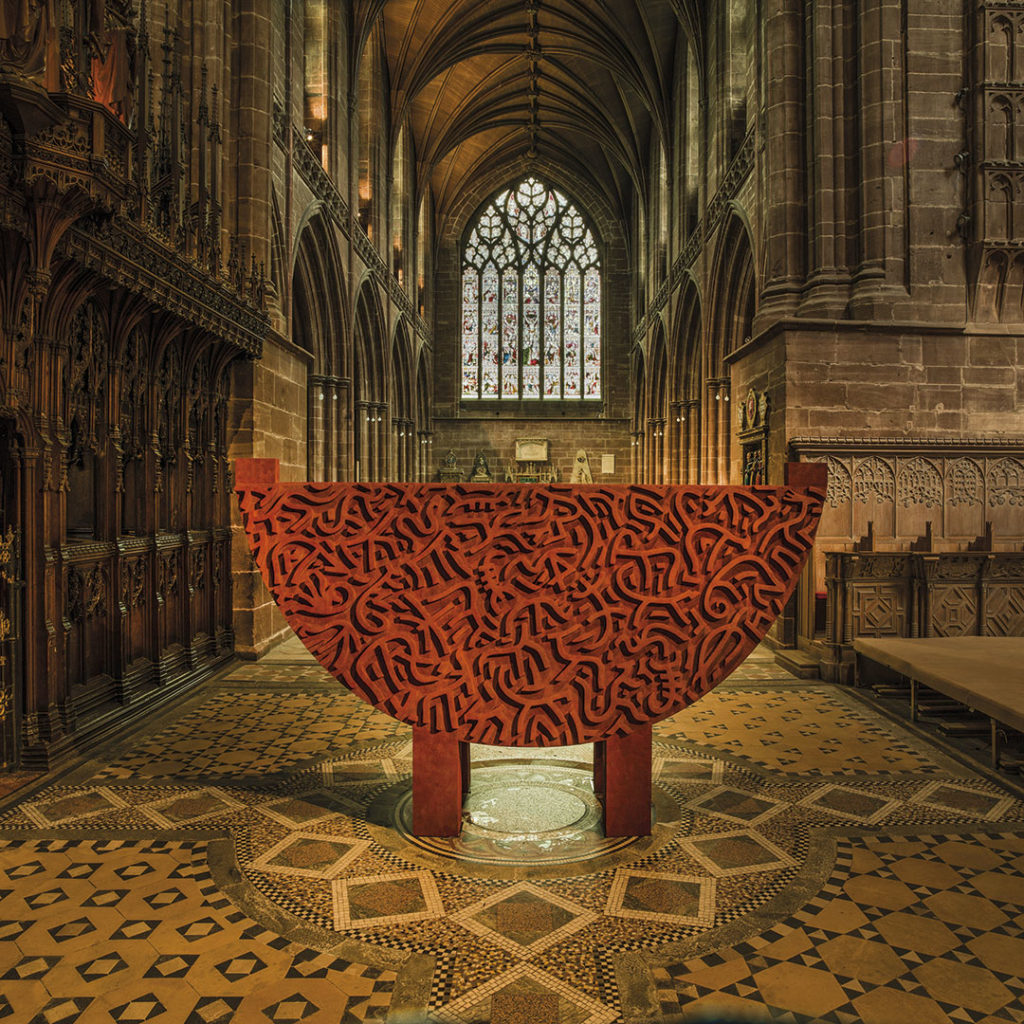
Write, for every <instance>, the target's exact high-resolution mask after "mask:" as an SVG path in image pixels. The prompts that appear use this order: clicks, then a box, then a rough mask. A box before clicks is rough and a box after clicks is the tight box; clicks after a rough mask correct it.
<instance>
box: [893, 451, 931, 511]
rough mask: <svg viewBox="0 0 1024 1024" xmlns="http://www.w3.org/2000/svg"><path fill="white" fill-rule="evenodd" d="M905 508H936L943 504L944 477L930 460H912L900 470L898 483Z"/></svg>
mask: <svg viewBox="0 0 1024 1024" xmlns="http://www.w3.org/2000/svg"><path fill="white" fill-rule="evenodd" d="M897 483H898V489H899V497H900V501H901V503H902V504H903V507H904V508H906V507H908V506H909V505H924V506H925V508H935V507H936V506H939V505H941V504H942V477H941V476H940V475H939V471H938V470H937V469H936V468H935V465H934V463H932V462H929V461H928V459H921V458H918V459H911V460H910V461H909V462H905V463H904V464H903V466H902V467H901V469H900V474H899V479H898V481H897Z"/></svg>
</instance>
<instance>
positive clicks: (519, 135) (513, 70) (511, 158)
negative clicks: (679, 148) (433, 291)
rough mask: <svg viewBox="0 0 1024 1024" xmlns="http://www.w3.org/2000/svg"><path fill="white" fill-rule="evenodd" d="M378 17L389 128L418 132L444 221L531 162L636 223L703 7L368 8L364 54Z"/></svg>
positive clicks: (427, 1) (420, 162)
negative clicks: (686, 41)
mask: <svg viewBox="0 0 1024 1024" xmlns="http://www.w3.org/2000/svg"><path fill="white" fill-rule="evenodd" d="M378 19H379V20H380V24H381V27H382V32H383V39H384V48H385V51H386V54H387V60H388V73H389V78H390V85H391V89H390V95H391V97H392V109H391V111H390V114H391V123H392V125H394V126H398V125H401V124H403V123H408V124H409V126H410V128H411V130H412V132H413V137H414V140H415V148H416V158H417V175H418V186H419V188H418V191H419V192H420V193H421V194H422V192H423V190H424V189H425V188H427V187H428V186H432V188H433V192H434V196H435V199H436V202H437V212H438V223H439V224H440V223H443V221H444V219H445V218H446V216H447V215H448V214H449V212H450V211H451V209H452V207H453V206H454V205H455V204H456V203H457V201H458V199H459V197H460V196H461V195H462V194H463V193H464V192H465V190H466V189H467V187H469V186H470V185H471V184H472V183H473V182H475V181H477V180H479V178H480V177H481V176H487V175H490V174H493V173H494V172H495V170H496V169H498V168H500V167H503V166H505V165H507V164H508V165H510V164H512V163H514V162H516V161H520V160H522V158H523V157H524V156H531V155H533V154H537V156H538V157H540V158H543V159H544V160H545V162H546V163H548V164H549V165H551V164H555V165H559V166H562V167H565V168H566V169H567V170H569V171H571V172H572V173H573V174H574V176H582V177H583V178H585V179H587V180H589V181H591V182H592V184H593V185H594V187H595V188H597V189H599V190H600V191H601V192H603V193H604V194H605V196H606V197H607V200H608V202H609V204H610V206H611V207H612V208H613V209H614V210H616V211H618V212H621V213H623V214H625V213H626V212H627V211H628V210H629V203H630V196H631V194H632V193H633V191H634V190H637V191H639V192H640V193H641V194H643V193H644V192H645V191H646V180H645V179H646V168H647V166H648V164H649V154H650V152H651V145H652V142H653V141H654V140H659V141H661V142H663V143H665V144H666V148H667V147H668V141H669V125H670V124H671V119H670V116H669V112H670V107H671V103H670V101H671V83H672V81H673V72H674V68H673V62H674V60H675V59H676V54H677V52H678V50H677V37H678V34H679V33H680V32H683V33H685V34H686V35H687V36H688V37H690V38H691V39H693V38H694V37H695V36H699V34H700V32H701V16H700V14H699V12H698V10H697V8H696V6H694V0H455V2H454V3H452V2H450V0H362V2H361V3H360V4H358V5H357V23H356V29H357V31H356V34H355V42H356V45H357V47H358V50H357V53H360V52H362V48H363V44H364V43H365V41H366V40H367V39H368V38H369V34H370V32H371V30H372V29H373V27H374V26H375V25H376V24H377V23H378ZM700 51H701V47H700V45H699V40H698V43H697V45H695V46H694V52H695V53H696V54H697V55H698V59H699V54H700Z"/></svg>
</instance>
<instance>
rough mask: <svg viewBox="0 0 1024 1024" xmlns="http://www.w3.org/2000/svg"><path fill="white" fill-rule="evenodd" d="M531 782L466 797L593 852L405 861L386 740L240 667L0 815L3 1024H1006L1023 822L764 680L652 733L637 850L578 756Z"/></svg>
mask: <svg viewBox="0 0 1024 1024" xmlns="http://www.w3.org/2000/svg"><path fill="white" fill-rule="evenodd" d="M523 754H524V752H522V751H501V750H498V751H495V750H485V749H480V750H474V752H473V756H474V765H475V768H474V772H475V773H476V774H475V775H474V778H475V779H476V780H477V782H478V788H479V786H482V785H483V783H486V784H487V786H490V787H491V788H495V787H498V788H500V787H501V785H502V784H507V783H508V781H509V780H510V779H512V778H513V777H514V778H515V780H516V785H519V786H522V785H527V784H528V785H531V786H535V787H540V788H541V789H543V788H544V787H553V788H554V789H558V791H559V792H567V793H571V794H572V795H573V796H574V797H576V798H578V799H579V800H580V801H581V802H582V803H583V804H584V805H585V806H586V807H587V808H588V815H589V816H588V817H587V818H586V825H585V827H584V825H582V824H580V823H578V822H577V823H574V824H572V825H570V826H567V827H566V828H563V829H561V830H555V831H548V832H545V831H541V832H540V833H538V834H537V835H532V836H530V837H529V841H528V842H525V841H524V843H523V845H521V846H518V847H517V846H516V845H515V844H516V839H515V837H514V836H510V835H508V834H507V833H504V832H502V830H501V828H500V822H497V823H495V822H492V823H491V825H497V826H498V827H496V828H488V829H484V828H482V827H481V828H477V827H476V826H472V827H467V829H466V831H465V836H464V840H465V841H459V842H448V843H447V844H446V843H443V842H436V843H417V842H413V841H412V840H411V839H410V838H409V836H408V829H407V828H404V826H403V825H402V823H403V822H404V821H405V817H403V816H405V815H407V813H408V810H409V800H408V784H409V772H410V771H411V748H410V744H409V741H408V730H407V729H405V728H404V727H402V726H399V725H397V724H396V723H394V722H393V721H391V720H390V719H387V718H384V717H383V716H381V715H379V714H378V713H377V712H375V711H373V709H371V708H369V707H368V706H366V705H364V704H361V703H360V702H359V701H357V700H356V699H355V698H354V697H352V695H351V694H348V693H347V692H345V691H342V690H339V689H338V688H337V686H336V684H334V683H331V682H328V681H327V680H325V678H324V675H323V673H322V670H320V669H319V667H318V666H316V665H315V664H313V663H312V661H311V659H309V657H308V655H305V653H304V651H303V650H302V649H301V647H300V646H296V644H295V643H292V644H290V645H282V648H281V649H279V650H278V651H277V652H274V654H273V655H272V657H271V658H270V659H268V660H266V661H265V662H261V663H260V664H256V665H244V666H238V665H236V666H233V667H232V668H231V669H230V670H229V671H228V672H227V673H226V675H225V677H223V678H221V679H219V680H217V681H216V682H215V683H212V684H209V685H208V686H207V687H206V688H205V689H204V690H203V691H201V692H200V693H199V694H198V695H197V696H196V697H195V698H194V699H193V700H191V701H190V702H189V704H188V705H187V706H186V708H185V711H184V713H182V714H180V715H178V716H177V717H175V716H171V715H169V716H167V717H165V718H164V719H162V720H158V721H157V722H155V723H154V724H153V726H152V728H151V730H150V732H149V733H147V734H144V735H142V736H141V737H140V738H139V739H138V740H137V741H136V742H135V744H134V746H132V747H131V748H127V747H126V748H123V749H120V750H116V751H113V752H112V753H111V755H110V756H109V757H107V758H102V759H99V760H98V761H96V762H95V764H94V765H93V766H92V767H91V768H89V769H88V771H87V770H86V769H84V768H83V770H82V772H81V773H80V774H79V775H77V776H76V778H78V779H79V784H76V785H63V786H50V787H49V788H46V789H43V790H41V791H39V792H34V793H33V794H32V795H31V797H29V798H26V799H24V800H22V801H20V802H17V801H14V802H12V803H11V804H9V806H8V808H7V809H6V810H5V811H3V812H0V829H3V832H2V833H0V992H2V996H0V1021H3V1020H8V1019H10V1020H17V1021H19V1022H21V1021H34V1020H40V1021H44V1020H50V1019H52V1020H68V1021H71V1020H74V1021H75V1022H76V1024H77V1022H78V1021H81V1022H82V1024H91V1022H93V1021H97V1022H102V1024H110V1022H111V1021H154V1022H168V1024H169V1022H170V1021H174V1022H182V1021H188V1022H203V1024H210V1022H213V1021H224V1022H229V1021H244V1022H246V1024H248V1022H250V1021H254V1022H256V1024H260V1022H261V1021H262V1022H265V1021H274V1022H277V1021H308V1022H311V1024H318V1022H321V1021H323V1022H327V1021H330V1022H331V1024H337V1022H339V1021H345V1022H348V1021H357V1022H367V1024H369V1022H375V1024H381V1022H383V1021H384V1019H385V1018H386V1017H387V1016H388V1015H389V1013H391V1011H392V1009H393V1006H392V1003H393V1001H394V1000H395V999H396V993H401V995H400V999H401V1007H400V1012H399V1013H398V1014H397V1015H396V1016H395V1017H394V1019H395V1020H400V1019H403V1018H402V1014H403V1013H404V1014H406V1017H408V1016H409V1014H413V1015H414V1016H413V1017H410V1018H409V1019H410V1020H416V1024H421V1020H423V1021H425V1020H426V1019H427V1018H428V1017H429V1018H430V1019H431V1021H432V1022H440V1021H442V1020H443V1021H449V1022H461V1024H469V1022H470V1021H473V1022H477V1021H481V1022H483V1021H489V1022H491V1024H518V1022H520V1021H529V1022H530V1024H534V1022H543V1021H548V1020H550V1021H555V1022H557V1024H585V1022H588V1021H589V1022H592V1024H598V1022H605V1021H606V1022H609V1024H610V1022H611V1021H615V1020H619V1019H622V1018H623V1017H624V1016H627V1015H628V1014H630V1013H631V1014H632V1015H633V1016H636V1017H638V1019H639V1018H640V1017H642V1016H643V1013H647V1014H648V1016H649V1014H650V1010H651V1007H655V1006H656V1007H659V1008H660V1009H661V1011H662V1014H663V1016H666V1017H668V1018H674V1019H679V1020H684V1021H699V1020H706V1021H710V1020H721V1019H722V1015H723V1014H731V1015H732V1016H731V1017H729V1018H727V1019H730V1021H731V1020H732V1019H736V1020H741V1019H742V1020H746V1019H749V1020H758V1019H763V1020H766V1021H772V1022H776V1024H781V1022H786V1024H794V1022H799V1024H805V1022H806V1021H809V1020H812V1019H813V1020H814V1021H815V1022H816V1024H862V1022H869V1024H891V1022H892V1020H893V1019H894V1018H893V1016H892V1015H893V1013H894V1012H898V1013H900V1014H903V1015H904V1017H903V1018H902V1019H908V1020H910V1019H912V1020H914V1021H915V1022H916V1021H925V1022H927V1021H936V1022H937V1024H938V1022H945V1024H950V1022H967V1024H980V1022H981V1021H983V1020H985V1021H987V1020H991V1021H1009V1022H1012V1024H1024V1011H1021V1010H1018V1009H1017V1008H1018V1007H1020V1006H1022V1005H1024V802H1022V801H1020V800H1018V799H1017V798H1016V797H1015V796H1014V795H1013V794H1012V793H1010V792H1008V791H1007V790H1005V789H1003V788H1002V787H1000V786H999V785H998V784H997V783H996V782H993V781H990V780H988V779H985V778H982V777H981V776H980V775H976V774H974V773H972V772H971V771H970V770H969V769H967V768H964V769H963V770H962V771H951V770H950V764H951V762H950V761H949V760H948V759H947V758H945V757H944V755H940V754H938V753H937V752H935V751H933V750H932V749H931V748H930V747H929V746H928V745H927V743H925V742H924V741H922V740H920V739H918V738H916V737H914V736H912V735H910V734H909V733H908V732H906V731H905V730H904V729H903V728H902V727H901V726H899V725H897V724H893V723H891V722H889V721H888V720H886V719H884V718H883V717H882V716H881V715H879V714H876V713H875V712H874V711H873V710H872V709H870V708H868V707H867V706H862V705H860V704H859V703H858V702H856V701H854V700H853V699H852V698H851V697H850V696H849V695H848V694H846V693H844V692H843V691H842V690H840V689H837V688H834V687H830V686H826V685H824V684H820V683H818V684H813V685H807V684H802V683H799V682H798V681H796V680H793V679H791V678H788V677H786V676H785V674H784V673H782V672H781V671H780V670H779V669H778V668H777V666H775V665H774V663H773V662H772V661H771V660H770V658H768V657H766V656H765V655H763V654H762V653H760V652H759V653H758V654H757V656H756V657H755V658H753V659H752V660H751V661H750V662H748V663H747V665H745V666H744V667H743V669H742V671H741V672H740V673H738V674H737V676H735V677H734V678H733V679H732V680H730V682H729V685H728V687H726V688H724V689H722V690H720V691H716V693H715V694H712V695H711V696H709V697H707V698H705V699H704V700H702V701H701V703H700V704H699V705H697V706H696V707H695V708H694V709H692V710H691V711H689V712H687V713H684V714H682V715H679V716H676V717H675V718H674V719H672V720H669V721H668V722H665V723H662V724H661V725H660V726H659V727H658V728H657V730H656V745H655V760H654V771H655V789H656V805H655V807H656V826H655V831H654V834H653V835H652V836H651V837H650V838H649V839H645V840H643V841H636V840H632V839H630V840H627V841H616V842H614V843H612V842H609V841H604V840H603V839H601V843H605V845H600V843H595V841H594V837H595V836H598V838H599V839H600V837H599V835H598V833H597V832H594V834H593V835H592V834H591V832H593V829H594V828H595V827H596V826H595V824H594V823H595V822H596V821H597V818H595V817H594V814H593V813H591V812H592V811H594V808H595V807H596V803H595V802H594V798H593V792H592V787H591V784H590V768H589V763H588V762H589V759H590V756H591V755H590V751H589V750H588V749H585V748H578V749H577V748H571V749H566V750H561V751H548V752H543V753H542V754H541V755H539V756H538V757H537V758H536V759H530V756H529V754H527V756H526V757H524V756H523ZM505 762H510V763H508V764H506V763H505ZM89 772H91V774H89ZM502 773H504V774H502ZM574 773H575V774H574ZM559 787H561V788H559ZM588 787H589V788H588ZM484 788H486V787H484ZM479 792H480V793H482V792H483V789H482V788H481V789H479ZM591 819H593V821H591ZM211 829H214V830H216V832H219V833H222V834H225V835H228V836H230V840H231V846H232V849H233V850H234V856H235V858H236V860H237V871H236V869H235V867H234V866H233V865H227V866H222V867H223V873H222V874H220V875H218V876H216V877H218V878H220V880H221V881H222V882H223V883H224V884H225V885H228V886H229V888H228V889H226V890H224V891H221V889H220V888H219V885H218V882H217V881H215V876H214V875H213V874H211V870H210V866H209V863H208V859H207V858H208V849H209V848H208V845H207V843H208V841H209V840H208V839H207V836H209V835H210V830H211ZM403 829H404V830H403ZM474 829H475V831H474ZM587 829H590V830H591V832H587V831H586V830H587ZM65 834H66V836H67V838H61V836H62V835H65ZM146 836H148V837H149V838H145V837H146ZM127 837H131V838H127ZM474 844H475V845H474ZM229 893H230V896H229ZM240 893H247V894H248V895H247V896H245V900H246V901H247V902H245V907H246V909H245V910H243V909H240V907H239V906H236V905H235V903H234V902H233V900H236V899H242V896H240V895H239V894H240ZM261 908H263V909H261ZM250 910H251V911H252V914H255V917H254V916H252V915H251V914H250V913H249V911H250ZM257 911H258V912H257ZM264 913H265V914H266V919H265V921H260V920H256V917H259V916H260V914H264ZM283 928H293V929H295V931H294V932H291V931H289V932H288V933H287V934H286V935H282V934H280V930H281V929H283ZM723 928H728V929H730V930H731V931H730V934H733V935H734V936H736V935H738V936H740V938H738V939H737V940H736V941H734V942H732V943H731V944H727V945H724V946H723V945H720V944H719V945H717V946H716V945H715V940H714V939H713V936H714V935H715V934H724V933H722V932H718V931H716V930H717V929H723ZM292 935H294V936H302V937H303V939H304V941H293V938H292V937H290V936H292ZM314 938H315V939H316V942H315V943H313V944H307V941H306V940H308V941H309V942H310V943H312V940H313V939H314ZM719 942H720V940H719ZM338 943H342V946H340V947H339V946H338ZM340 949H344V950H345V956H342V955H339V950H340ZM355 950H362V951H364V952H363V953H361V954H360V956H361V957H362V959H351V957H353V956H354V955H355V954H354V952H353V951H355ZM430 963H435V964H436V965H437V967H436V970H435V971H434V974H433V976H431V975H430V972H429V969H425V968H424V965H425V964H430ZM642 963H647V964H648V965H649V966H650V977H649V978H648V979H647V981H646V982H644V981H643V979H642V978H641V977H640V976H639V975H637V974H636V973H634V974H631V975H628V976H630V977H631V979H632V981H631V983H630V986H628V987H627V990H626V991H620V990H619V988H618V979H619V978H620V977H623V976H625V975H623V974H622V973H621V972H622V971H623V970H627V968H625V967H624V966H623V965H624V964H628V965H630V966H629V967H628V971H633V972H635V971H636V969H637V965H638V964H642ZM383 965H386V966H383ZM628 971H627V974H628ZM417 972H418V973H417ZM645 985H646V987H645ZM411 992H415V993H418V995H416V999H417V1000H419V1001H418V1002H417V1001H416V1000H413V1002H411V1003H410V1001H409V1000H410V998H411V996H410V993H411ZM631 999H636V1000H638V1002H636V1003H635V1005H631V1006H625V1005H624V1002H623V1000H626V1001H627V1002H628V1001H629V1000H631ZM642 1007H646V1008H647V1009H646V1010H644V1011H643V1013H641V1008H642ZM716 1014H717V1015H718V1016H716ZM415 1015H418V1016H419V1019H417V1017H416V1016H415Z"/></svg>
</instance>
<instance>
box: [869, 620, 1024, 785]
mask: <svg viewBox="0 0 1024 1024" xmlns="http://www.w3.org/2000/svg"><path fill="white" fill-rule="evenodd" d="M853 648H854V650H855V651H856V653H857V659H858V667H857V671H858V674H859V673H860V672H861V666H860V661H861V659H862V658H868V659H870V660H871V661H875V662H878V664H880V665H885V666H886V667H887V668H890V669H892V670H894V671H895V672H899V673H900V674H901V675H904V676H906V677H907V679H909V680H910V715H911V719H913V720H916V719H917V687H918V685H920V684H923V685H924V686H927V687H929V688H930V689H932V690H937V691H938V692H939V693H944V694H946V696H948V697H952V698H953V699H954V700H957V701H959V702H960V703H961V704H966V705H967V706H968V707H970V708H974V709H975V710H976V711H980V712H981V713H982V714H985V715H988V717H989V720H990V721H991V725H992V767H993V768H996V767H998V764H999V739H998V729H997V723H1002V724H1003V725H1008V726H1010V727H1011V728H1013V729H1016V730H1018V731H1019V732H1024V637H1016V636H1010V637H1005V636H960V637H938V638H932V637H930V638H921V639H914V640H904V639H897V640H871V639H866V638H865V639H857V640H854V641H853Z"/></svg>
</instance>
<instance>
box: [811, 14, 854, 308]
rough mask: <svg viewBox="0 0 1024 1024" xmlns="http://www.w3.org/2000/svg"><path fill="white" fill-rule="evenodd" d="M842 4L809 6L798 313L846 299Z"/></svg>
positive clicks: (846, 113) (846, 114) (846, 115)
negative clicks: (806, 246) (803, 281)
mask: <svg viewBox="0 0 1024 1024" xmlns="http://www.w3.org/2000/svg"><path fill="white" fill-rule="evenodd" d="M844 6H845V5H844V4H843V3H836V2H834V0H832V2H829V0H822V2H819V3H813V4H809V5H808V8H807V9H808V16H809V18H810V22H811V24H810V32H809V33H808V39H809V41H810V52H809V53H808V54H807V68H808V78H809V81H808V88H807V96H808V106H809V108H810V111H811V119H810V135H811V140H810V141H811V145H810V151H811V156H810V159H811V163H812V166H813V174H812V179H811V180H812V181H813V182H814V190H813V192H812V194H811V196H810V204H809V211H810V215H811V223H810V225H809V231H810V239H811V246H810V251H811V267H810V274H809V276H808V281H807V290H806V293H805V297H804V301H803V303H802V304H801V306H800V312H801V313H803V314H807V315H812V316H827V317H839V316H842V315H843V313H844V311H845V309H846V305H847V302H848V301H849V297H850V296H849V285H850V273H849V267H848V260H847V252H846V225H847V220H848V218H847V202H848V194H847V180H846V177H847V153H846V137H845V132H844V131H843V130H841V129H842V127H843V126H845V125H846V124H847V123H848V120H849V118H850V116H851V112H850V111H849V110H847V96H848V90H847V88H846V82H845V81H844V67H845V64H846V56H847V55H846V52H845V49H846V38H845V34H846V26H845V14H844Z"/></svg>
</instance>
